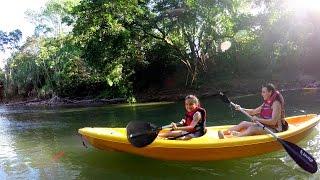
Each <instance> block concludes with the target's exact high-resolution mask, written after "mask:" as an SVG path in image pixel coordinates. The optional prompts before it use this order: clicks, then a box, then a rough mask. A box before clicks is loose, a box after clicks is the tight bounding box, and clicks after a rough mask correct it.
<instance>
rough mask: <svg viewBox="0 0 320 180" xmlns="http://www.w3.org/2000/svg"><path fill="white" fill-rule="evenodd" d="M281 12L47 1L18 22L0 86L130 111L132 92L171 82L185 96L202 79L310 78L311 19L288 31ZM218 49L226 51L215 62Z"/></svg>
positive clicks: (155, 1) (267, 4)
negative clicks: (179, 80) (178, 79)
mask: <svg viewBox="0 0 320 180" xmlns="http://www.w3.org/2000/svg"><path fill="white" fill-rule="evenodd" d="M282 3H283V2H282V1H273V0H272V1H269V0H268V1H266V0H259V1H255V0H246V1H243V0H228V1H226V0H216V1H212V0H167V1H159V0H152V1H151V0H145V1H141V0H99V1H94V0H81V1H78V0H62V1H60V0H50V1H49V2H48V3H47V4H46V7H45V8H43V9H42V10H41V11H40V12H32V11H28V12H27V15H28V17H29V19H30V20H31V21H32V22H33V23H34V24H35V25H36V30H35V36H33V37H29V38H28V39H27V41H26V42H25V43H24V44H23V45H22V46H21V48H20V49H18V50H17V52H15V53H14V54H12V56H11V57H10V58H9V59H8V61H7V65H6V69H5V72H4V73H5V74H6V76H5V77H6V79H5V81H6V82H7V83H8V87H12V89H15V88H17V89H18V91H17V93H18V94H23V95H30V92H31V91H36V92H37V94H38V95H39V96H45V97H50V96H52V95H59V96H64V97H79V96H97V97H99V98H114V97H126V98H127V99H128V102H132V103H134V102H135V101H136V99H135V98H134V96H133V95H134V90H135V91H140V90H144V89H146V88H161V87H164V86H165V81H166V80H167V79H170V77H171V76H174V75H175V74H179V75H180V76H183V78H184V77H185V83H184V84H186V85H187V86H189V87H190V86H193V87H195V86H198V85H199V82H206V81H207V80H208V78H209V80H210V79H214V78H216V79H219V78H223V77H230V78H232V77H234V76H239V77H249V76H251V77H252V75H254V76H255V77H256V76H260V75H261V74H262V75H261V76H263V77H265V76H268V75H270V74H272V73H277V72H282V71H285V72H289V71H292V72H303V71H304V72H312V71H317V69H318V68H316V67H318V66H317V65H319V62H318V58H317V57H319V56H320V54H319V53H320V49H319V47H320V44H319V42H320V41H318V40H319V34H320V30H319V28H318V26H316V25H317V24H319V23H318V21H317V17H318V16H317V14H312V13H310V14H308V16H310V17H311V18H308V17H306V18H304V19H303V20H302V21H301V20H300V21H298V20H297V17H296V16H295V15H294V14H293V13H292V12H290V11H286V10H285V9H284V8H283V7H284V5H283V4H282ZM16 35H17V36H13V37H19V33H17V34H16ZM20 36H21V34H20ZM3 37H5V38H7V39H8V37H9V36H8V34H6V33H3V32H1V31H0V49H1V47H2V48H3V45H2V44H4V43H3V42H7V41H3V39H5V38H3ZM13 37H12V38H13ZM12 38H11V39H12ZM16 39H17V38H16ZM16 39H15V38H13V39H12V40H13V41H14V42H17V40H16ZM18 39H19V38H18ZM226 40H228V41H230V42H231V43H232V45H231V47H230V49H228V50H227V51H226V52H222V49H221V47H220V45H221V43H222V42H224V41H226ZM1 43H2V44H1ZM302 59H304V60H302ZM182 66H184V67H185V70H181V69H179V71H177V69H178V68H179V67H182ZM253 70H254V71H253ZM185 72H187V74H186V76H185V74H184V73H185ZM257 72H258V73H257ZM1 77H3V75H1V73H0V78H1Z"/></svg>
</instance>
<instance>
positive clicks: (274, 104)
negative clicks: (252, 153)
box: [218, 83, 288, 138]
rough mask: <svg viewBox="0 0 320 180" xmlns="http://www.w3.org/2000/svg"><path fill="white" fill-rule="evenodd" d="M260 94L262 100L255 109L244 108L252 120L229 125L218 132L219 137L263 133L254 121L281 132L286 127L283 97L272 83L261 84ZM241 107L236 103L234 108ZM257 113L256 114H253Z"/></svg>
mask: <svg viewBox="0 0 320 180" xmlns="http://www.w3.org/2000/svg"><path fill="white" fill-rule="evenodd" d="M261 96H262V97H263V100H264V102H263V103H262V105H261V106H259V107H258V108H256V109H244V110H245V111H246V112H247V113H248V114H250V115H252V116H253V117H252V119H251V120H252V122H248V121H242V122H241V123H240V124H238V125H236V126H234V127H231V128H230V129H228V130H227V131H224V132H221V131H219V132H218V135H219V137H220V138H224V135H227V134H232V135H234V136H251V135H259V134H265V131H264V130H263V129H262V128H261V127H260V126H258V125H257V124H256V123H255V122H257V121H259V122H260V123H262V124H264V125H265V126H267V127H268V128H269V129H270V130H272V131H273V132H282V131H286V130H287V129H288V123H287V122H286V121H285V120H284V117H285V112H284V99H283V96H282V95H281V94H280V92H279V91H276V89H275V87H274V85H273V84H271V83H269V84H267V85H266V86H262V89H261ZM240 108H241V107H240V106H239V105H237V107H236V109H237V110H239V109H240ZM254 115H258V116H254Z"/></svg>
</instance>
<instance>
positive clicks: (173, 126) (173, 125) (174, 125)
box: [171, 122, 178, 130]
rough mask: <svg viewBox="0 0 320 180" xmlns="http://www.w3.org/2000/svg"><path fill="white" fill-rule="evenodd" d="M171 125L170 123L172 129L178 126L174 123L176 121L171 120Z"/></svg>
mask: <svg viewBox="0 0 320 180" xmlns="http://www.w3.org/2000/svg"><path fill="white" fill-rule="evenodd" d="M171 125H172V129H173V130H176V129H177V128H178V127H177V124H176V123H174V122H173V123H171Z"/></svg>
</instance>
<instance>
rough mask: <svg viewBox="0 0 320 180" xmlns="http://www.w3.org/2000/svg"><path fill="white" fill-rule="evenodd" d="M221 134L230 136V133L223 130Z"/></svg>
mask: <svg viewBox="0 0 320 180" xmlns="http://www.w3.org/2000/svg"><path fill="white" fill-rule="evenodd" d="M223 134H224V135H230V134H231V131H229V130H225V131H223Z"/></svg>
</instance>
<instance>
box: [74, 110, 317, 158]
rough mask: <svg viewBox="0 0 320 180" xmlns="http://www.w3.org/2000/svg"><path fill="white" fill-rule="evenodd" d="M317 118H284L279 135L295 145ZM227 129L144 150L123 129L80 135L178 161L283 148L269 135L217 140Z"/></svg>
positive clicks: (85, 131)
mask: <svg viewBox="0 0 320 180" xmlns="http://www.w3.org/2000/svg"><path fill="white" fill-rule="evenodd" d="M319 120H320V116H317V115H315V114H309V115H302V116H294V117H289V118H287V121H288V123H289V130H288V131H286V132H281V133H278V135H279V137H281V138H282V139H284V140H287V141H290V142H293V143H297V142H299V141H300V140H302V139H303V138H305V137H306V136H308V134H310V133H311V132H312V130H313V127H314V126H316V124H317V123H318V122H319ZM228 127H230V126H213V127H208V128H207V133H206V134H205V135H204V136H202V137H199V138H193V139H190V140H165V139H158V138H157V139H156V140H155V141H154V142H153V143H152V144H150V145H149V146H146V147H144V148H137V147H134V146H132V145H131V144H130V143H129V142H128V141H127V139H126V137H125V135H126V132H125V129H124V128H82V129H80V130H79V133H80V134H81V135H82V136H83V137H84V138H85V139H86V140H87V141H88V142H89V143H90V144H91V145H92V146H94V147H96V148H98V149H102V150H107V149H112V150H117V151H122V152H127V153H132V154H137V155H141V156H146V157H151V158H156V159H162V160H178V161H213V160H225V159H234V158H241V157H249V156H256V155H260V154H265V153H269V152H273V151H277V150H280V149H282V146H281V144H280V143H278V142H277V140H275V139H274V138H273V137H272V136H271V135H268V134H266V135H257V136H247V137H230V138H226V139H219V138H218V136H217V131H218V130H224V129H227V128H228Z"/></svg>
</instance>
